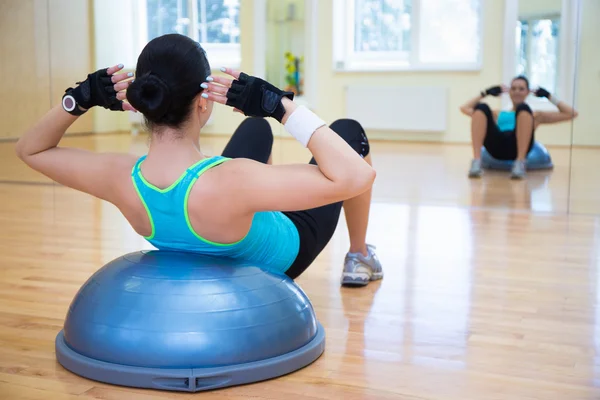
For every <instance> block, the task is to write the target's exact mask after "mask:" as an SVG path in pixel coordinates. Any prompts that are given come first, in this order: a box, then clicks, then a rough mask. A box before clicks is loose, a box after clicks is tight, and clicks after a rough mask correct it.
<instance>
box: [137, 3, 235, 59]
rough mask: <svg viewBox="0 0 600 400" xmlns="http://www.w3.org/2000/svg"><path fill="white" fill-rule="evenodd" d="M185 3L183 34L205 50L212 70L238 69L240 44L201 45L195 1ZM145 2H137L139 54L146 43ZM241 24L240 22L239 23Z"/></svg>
mask: <svg viewBox="0 0 600 400" xmlns="http://www.w3.org/2000/svg"><path fill="white" fill-rule="evenodd" d="M184 1H187V3H188V4H187V5H188V15H189V16H190V18H189V23H188V24H187V27H186V31H187V32H185V33H184V34H186V36H188V37H190V38H192V39H193V40H195V41H197V42H199V43H200V45H202V48H203V49H204V50H206V54H207V56H208V61H209V62H210V66H211V68H212V69H218V68H220V67H222V66H226V67H230V68H235V69H239V68H240V65H241V63H242V48H241V45H240V43H202V42H200V34H199V26H198V22H199V18H198V17H199V11H198V3H197V0H184ZM242 3H243V1H240V8H241V6H242V5H243V4H242ZM146 4H147V0H137V8H138V10H137V15H138V24H139V26H138V46H139V51H138V54H139V52H141V51H142V49H143V48H144V46H145V45H146V44H147V43H148V17H147V15H148V13H147V8H146ZM240 24H241V22H240Z"/></svg>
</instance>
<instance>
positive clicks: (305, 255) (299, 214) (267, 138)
mask: <svg viewBox="0 0 600 400" xmlns="http://www.w3.org/2000/svg"><path fill="white" fill-rule="evenodd" d="M329 127H330V128H331V129H332V130H333V131H335V132H336V133H337V134H338V135H340V137H342V138H343V139H344V140H345V141H346V142H347V143H348V144H349V145H350V146H351V147H352V148H353V149H354V150H355V151H356V152H357V153H358V154H360V155H361V156H363V157H366V156H367V154H369V141H368V139H367V136H366V134H365V131H364V129H363V128H362V126H361V125H360V124H359V123H358V122H356V121H354V120H351V119H340V120H337V121H335V122H334V123H332V124H331V125H330V126H329ZM272 147H273V132H272V131H271V126H270V125H269V123H268V122H267V121H266V120H264V119H263V118H246V119H245V120H244V121H242V123H241V124H240V126H239V127H238V128H237V129H236V131H235V132H234V134H233V136H232V137H231V139H230V140H229V143H227V146H225V149H224V150H223V154H222V155H223V156H224V157H228V158H250V159H252V160H255V161H258V162H262V163H267V161H268V160H269V157H270V156H271V149H272ZM309 163H310V164H313V165H316V164H317V163H316V161H315V159H314V157H313V158H312V159H311V160H310V161H309ZM342 205H343V202H337V203H332V204H328V205H325V206H322V207H317V208H312V209H309V210H302V211H286V212H284V214H285V215H286V216H287V217H288V218H289V219H290V220H291V221H292V222H293V223H294V225H295V226H296V229H297V230H298V235H299V237H300V249H299V251H298V255H297V256H296V259H295V261H294V263H293V264H292V265H291V266H290V268H289V269H288V270H287V271H286V275H288V276H289V277H290V278H292V279H295V278H297V277H298V276H299V275H300V274H301V273H302V272H304V271H305V270H306V269H307V268H308V267H309V266H310V265H311V264H312V262H313V261H314V260H315V258H316V257H317V256H318V255H319V253H321V251H322V250H323V249H324V248H325V246H326V245H327V243H329V241H330V240H331V237H332V236H333V234H334V232H335V230H336V228H337V224H338V221H339V217H340V212H341V210H342Z"/></svg>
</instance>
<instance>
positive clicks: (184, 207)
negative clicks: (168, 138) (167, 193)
mask: <svg viewBox="0 0 600 400" xmlns="http://www.w3.org/2000/svg"><path fill="white" fill-rule="evenodd" d="M228 160H229V159H228V158H227V159H220V160H216V161H213V162H211V163H209V164H208V165H206V166H204V167H203V168H202V169H200V170H199V171H198V174H197V175H196V177H194V179H192V181H191V182H190V184H189V186H188V188H187V191H186V193H185V198H184V200H183V213H184V215H185V222H186V223H187V226H188V229H189V230H190V232H191V233H192V234H193V235H194V236H195V237H196V238H197V239H199V240H201V241H203V242H204V243H208V244H211V245H213V246H220V247H226V246H234V245H236V244H239V243H241V242H242V241H243V240H244V239H246V237H247V236H248V234H249V233H250V231H248V233H247V234H246V235H245V236H244V237H243V238H241V239H240V240H238V241H237V242H234V243H217V242H212V241H210V240H208V239H205V238H203V237H202V236H200V235H198V233H196V231H195V230H194V228H193V227H192V223H191V221H190V216H189V214H188V199H189V197H190V192H191V191H192V187H194V184H195V183H196V181H197V180H198V178H199V177H200V175H202V174H203V173H204V172H205V171H206V170H207V169H209V168H212V167H215V166H217V165H219V164H221V163H223V162H225V161H228Z"/></svg>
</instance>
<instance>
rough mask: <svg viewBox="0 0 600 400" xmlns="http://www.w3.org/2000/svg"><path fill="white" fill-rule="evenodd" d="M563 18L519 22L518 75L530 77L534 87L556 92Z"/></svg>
mask: <svg viewBox="0 0 600 400" xmlns="http://www.w3.org/2000/svg"><path fill="white" fill-rule="evenodd" d="M559 25H560V21H559V18H545V19H535V18H531V19H522V20H520V21H518V22H517V35H516V37H517V43H516V49H517V63H516V64H517V65H516V72H517V75H520V74H523V75H526V76H527V77H528V78H529V83H530V85H531V87H532V88H536V87H538V86H541V87H544V88H545V89H547V90H548V91H549V92H550V93H553V92H555V91H556V84H557V76H558V74H557V70H558V57H557V56H558V45H559Z"/></svg>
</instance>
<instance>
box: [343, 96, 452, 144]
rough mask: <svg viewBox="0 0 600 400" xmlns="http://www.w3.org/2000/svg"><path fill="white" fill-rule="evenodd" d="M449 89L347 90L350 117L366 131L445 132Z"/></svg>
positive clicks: (347, 106) (347, 105)
mask: <svg viewBox="0 0 600 400" xmlns="http://www.w3.org/2000/svg"><path fill="white" fill-rule="evenodd" d="M447 112H448V89H447V88H446V87H437V86H436V87H430V86H373V85H369V86H367V85H349V86H347V87H346V117H347V118H353V119H356V120H357V121H359V122H360V123H361V124H362V125H363V127H364V128H365V129H374V130H385V131H389V130H392V131H408V132H443V131H445V130H446V129H447Z"/></svg>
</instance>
